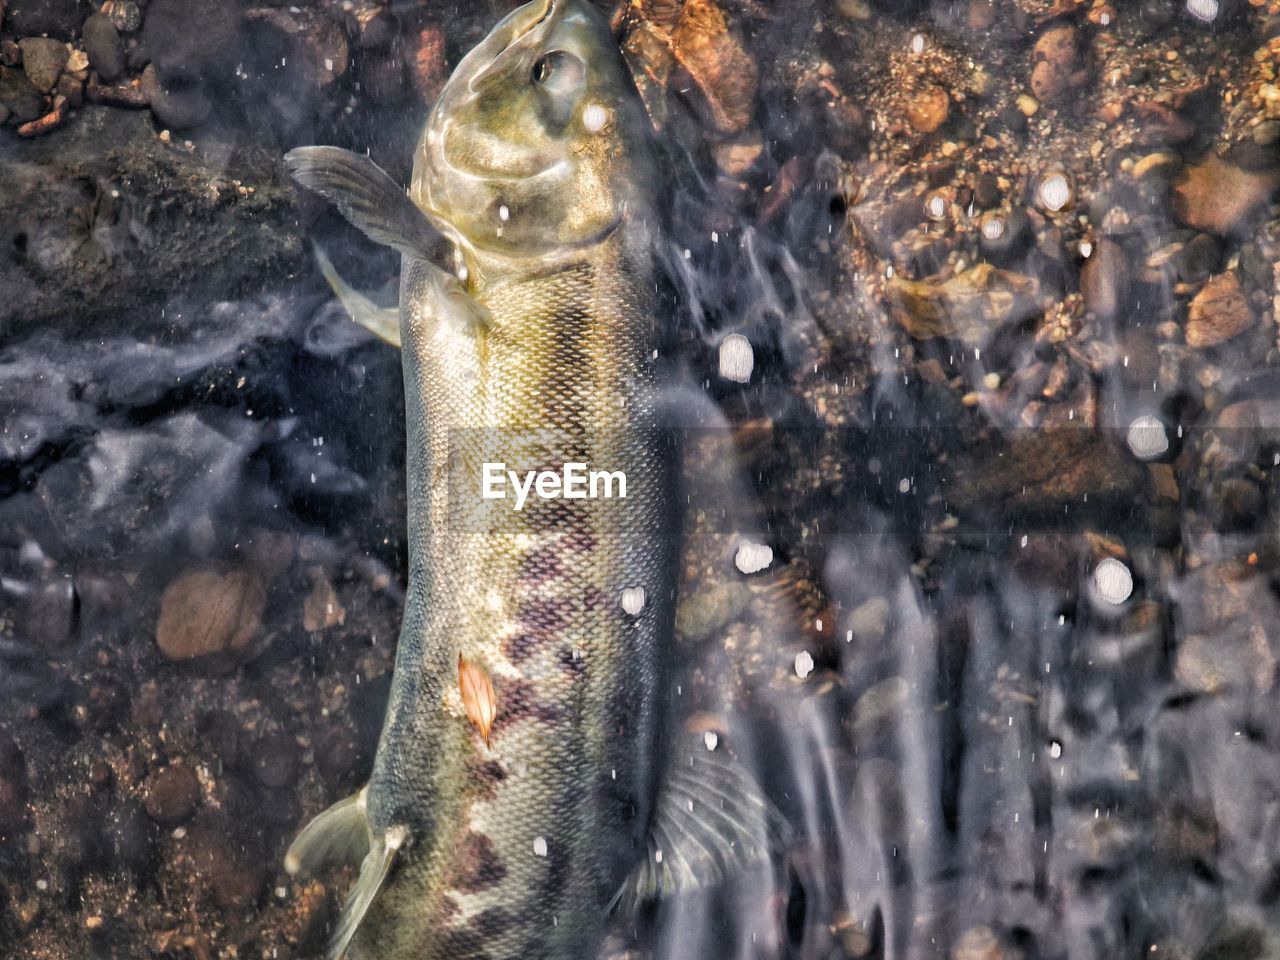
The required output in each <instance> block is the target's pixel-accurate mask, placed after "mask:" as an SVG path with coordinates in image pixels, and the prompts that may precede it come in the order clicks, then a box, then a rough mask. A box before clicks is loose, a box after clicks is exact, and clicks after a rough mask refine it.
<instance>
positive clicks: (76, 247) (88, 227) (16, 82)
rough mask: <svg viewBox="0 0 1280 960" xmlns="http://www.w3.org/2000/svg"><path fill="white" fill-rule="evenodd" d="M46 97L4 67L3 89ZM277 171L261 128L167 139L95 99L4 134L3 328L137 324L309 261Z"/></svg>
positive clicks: (165, 319)
mask: <svg viewBox="0 0 1280 960" xmlns="http://www.w3.org/2000/svg"><path fill="white" fill-rule="evenodd" d="M24 90H25V91H29V92H24ZM31 94H34V101H35V102H29V98H30V95H31ZM39 99H40V98H39V94H38V92H37V91H35V90H34V88H32V87H31V86H30V84H29V82H28V81H27V80H26V78H25V76H23V75H22V73H21V71H14V70H11V69H4V70H3V71H0V102H4V103H6V104H7V105H9V106H10V107H13V106H14V105H15V104H17V105H18V106H20V107H21V108H22V109H23V110H24V111H27V108H29V107H32V106H34V107H35V108H36V109H35V111H34V115H38V114H39V110H40V109H42V108H41V106H40V104H39ZM14 113H15V116H17V117H18V118H19V119H23V118H29V116H31V115H33V114H32V113H30V112H19V111H18V110H15V111H14ZM280 175H281V174H280V170H279V163H278V153H276V152H274V151H273V150H272V149H271V147H270V145H269V144H267V143H263V142H262V141H261V140H260V138H256V137H240V136H238V135H230V136H229V135H227V134H225V133H221V132H216V133H213V134H211V135H210V137H209V138H208V139H206V140H202V141H201V144H200V145H199V146H196V147H195V149H193V150H185V149H168V148H164V147H161V146H160V145H159V144H158V142H157V140H156V133H155V128H154V126H153V125H152V124H151V121H150V118H149V117H148V116H147V115H146V114H145V113H136V112H129V111H120V110H113V109H110V108H108V107H103V106H96V105H90V106H86V107H85V108H84V109H82V110H79V111H77V112H76V113H75V114H74V115H73V116H72V118H71V120H70V121H69V122H68V123H66V124H65V125H64V126H63V127H62V128H61V129H59V130H57V131H55V132H54V133H52V134H50V135H47V136H44V137H40V138H38V139H35V140H31V141H29V142H19V143H10V144H7V145H6V147H5V149H4V150H0V245H3V247H4V249H6V250H9V251H12V253H11V254H10V255H9V256H5V257H2V258H0V288H2V289H3V290H4V291H5V296H4V298H3V301H2V302H0V340H3V339H5V338H7V337H11V336H12V335H14V334H15V333H17V332H19V331H22V330H30V329H33V328H37V327H39V326H41V325H44V324H50V323H53V324H57V325H67V326H69V327H74V328H75V329H77V330H79V331H80V332H81V333H82V334H84V335H86V336H92V335H96V334H100V333H102V332H103V330H104V328H109V327H111V326H112V321H113V320H118V319H120V318H127V327H128V329H129V330H130V331H132V332H135V333H137V332H140V331H143V330H145V329H148V328H149V329H151V330H155V329H157V328H164V327H167V326H169V324H170V323H171V322H172V318H171V316H166V315H165V313H164V307H165V304H166V303H167V302H168V301H169V300H170V299H171V298H173V297H174V296H176V295H185V296H187V297H191V298H199V297H213V298H216V299H226V298H228V297H231V296H234V295H236V293H237V292H239V291H242V290H243V289H244V288H245V287H247V286H249V285H252V286H253V287H254V288H255V289H256V288H260V287H261V286H262V284H263V282H264V278H267V277H270V276H272V275H273V274H274V275H279V274H282V273H283V272H284V271H285V270H286V269H287V268H289V267H290V266H295V265H297V264H299V263H301V261H302V248H301V244H300V241H299V239H298V233H297V229H298V228H297V223H296V212H295V211H296V208H295V205H294V196H293V193H292V191H290V190H288V189H285V188H284V187H283V185H282V183H281V181H280ZM245 185H249V186H252V188H253V189H252V192H250V191H249V190H248V187H247V186H245ZM139 304H147V305H149V307H148V309H142V310H140V309H139V308H138V305H139Z"/></svg>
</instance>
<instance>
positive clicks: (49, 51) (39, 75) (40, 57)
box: [19, 37, 70, 93]
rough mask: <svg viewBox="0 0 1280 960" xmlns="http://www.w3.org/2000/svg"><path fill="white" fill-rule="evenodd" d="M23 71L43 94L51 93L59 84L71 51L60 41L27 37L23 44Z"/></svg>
mask: <svg viewBox="0 0 1280 960" xmlns="http://www.w3.org/2000/svg"><path fill="white" fill-rule="evenodd" d="M19 46H21V47H22V69H23V71H24V72H25V73H26V75H27V79H28V80H30V81H31V85H32V86H33V87H35V88H36V89H37V90H39V91H40V92H41V93H49V92H50V91H52V90H53V88H54V87H55V86H56V85H57V83H58V77H59V76H61V74H62V68H63V67H65V66H66V65H67V58H68V57H69V56H70V51H68V50H67V45H66V44H65V43H62V42H61V41H59V40H53V39H50V38H47V37H27V38H25V39H24V40H23V41H22V43H20V44H19Z"/></svg>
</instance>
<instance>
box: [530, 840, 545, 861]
mask: <svg viewBox="0 0 1280 960" xmlns="http://www.w3.org/2000/svg"><path fill="white" fill-rule="evenodd" d="M533 855H534V856H535V857H545V856H546V855H547V838H546V837H535V838H534V841H533Z"/></svg>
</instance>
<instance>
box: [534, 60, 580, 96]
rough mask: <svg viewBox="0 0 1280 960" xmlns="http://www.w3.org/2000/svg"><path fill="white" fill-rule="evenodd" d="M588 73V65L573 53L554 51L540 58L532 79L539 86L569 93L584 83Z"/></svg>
mask: <svg viewBox="0 0 1280 960" xmlns="http://www.w3.org/2000/svg"><path fill="white" fill-rule="evenodd" d="M586 72H587V71H586V65H585V64H584V63H583V62H582V61H581V60H579V59H578V58H577V57H575V56H574V55H573V54H572V53H569V52H567V51H565V50H552V51H551V52H550V53H547V54H544V55H543V56H541V57H539V58H538V62H537V63H535V64H534V65H533V71H532V73H531V77H532V79H533V82H534V83H536V84H537V85H539V86H544V87H548V88H549V89H551V90H553V91H555V92H556V93H567V92H569V91H570V90H572V89H574V88H576V87H577V86H578V85H579V84H581V83H582V79H583V77H585V76H586Z"/></svg>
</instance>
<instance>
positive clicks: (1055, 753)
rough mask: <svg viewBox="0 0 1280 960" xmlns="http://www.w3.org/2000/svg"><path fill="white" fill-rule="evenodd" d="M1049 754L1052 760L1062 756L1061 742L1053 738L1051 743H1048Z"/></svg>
mask: <svg viewBox="0 0 1280 960" xmlns="http://www.w3.org/2000/svg"><path fill="white" fill-rule="evenodd" d="M1049 756H1050V757H1052V758H1053V759H1054V760H1057V759H1058V758H1059V757H1061V756H1062V744H1060V743H1059V742H1058V741H1057V740H1054V741H1053V742H1052V743H1050V744H1049Z"/></svg>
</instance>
